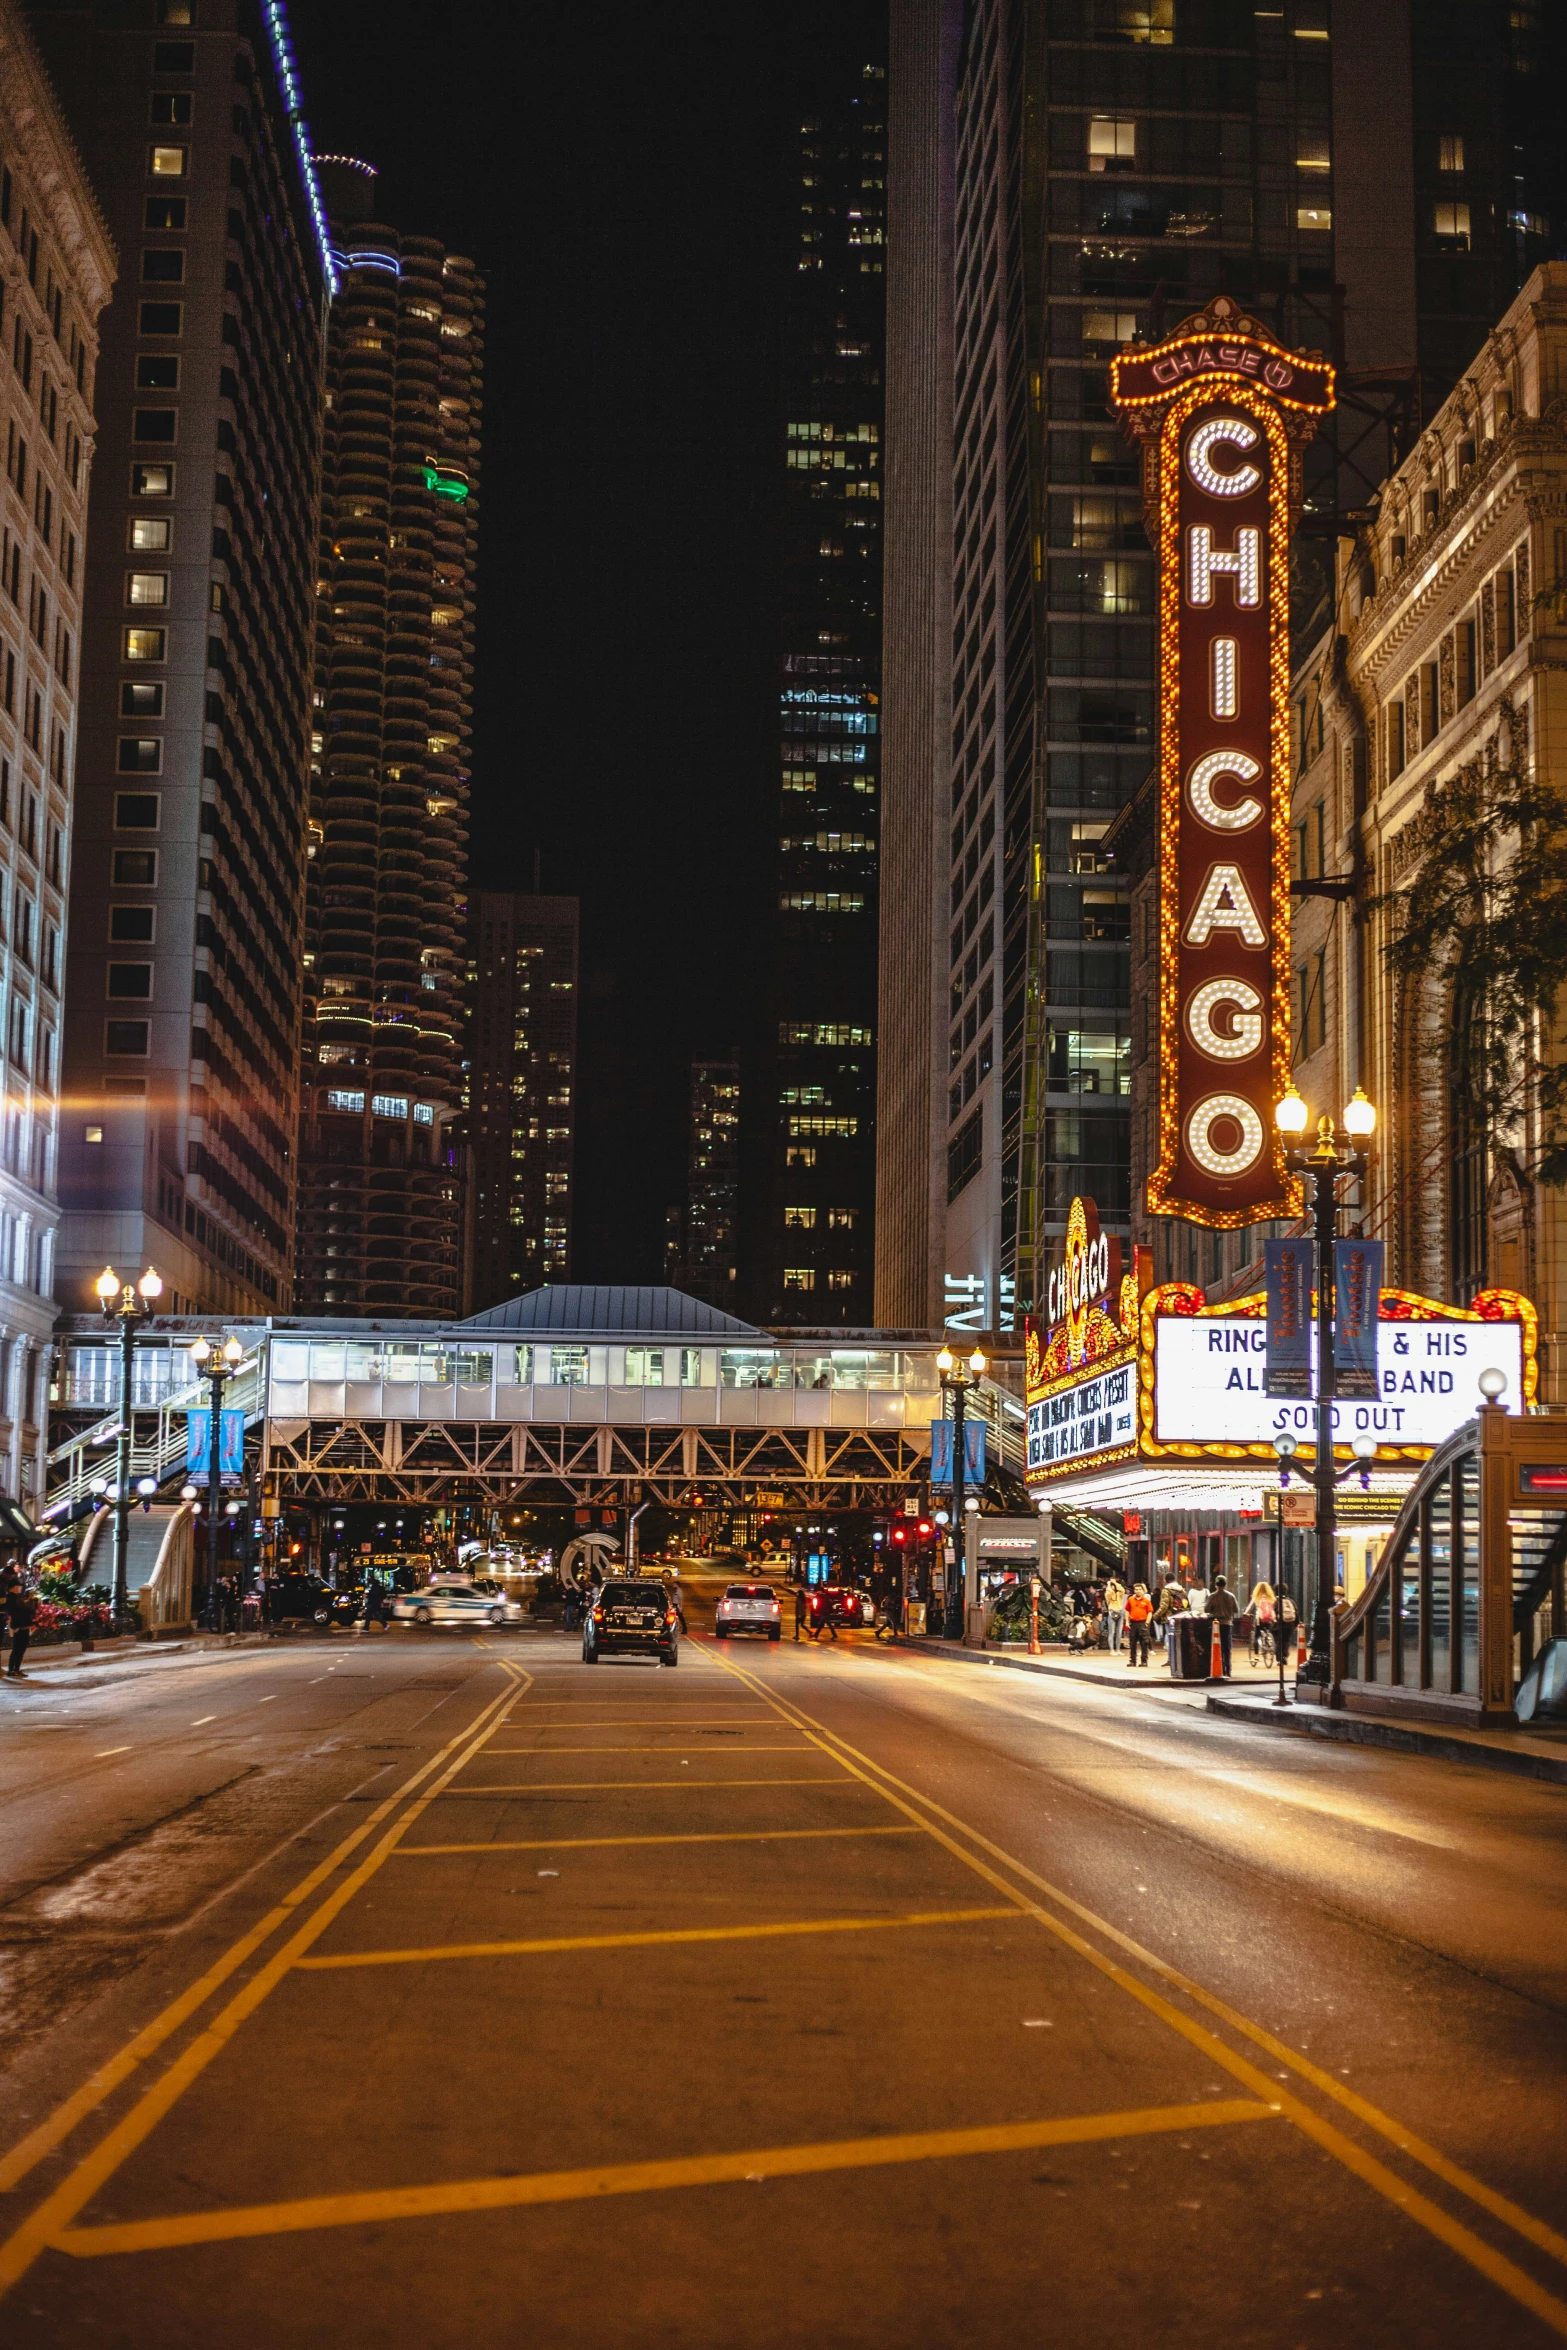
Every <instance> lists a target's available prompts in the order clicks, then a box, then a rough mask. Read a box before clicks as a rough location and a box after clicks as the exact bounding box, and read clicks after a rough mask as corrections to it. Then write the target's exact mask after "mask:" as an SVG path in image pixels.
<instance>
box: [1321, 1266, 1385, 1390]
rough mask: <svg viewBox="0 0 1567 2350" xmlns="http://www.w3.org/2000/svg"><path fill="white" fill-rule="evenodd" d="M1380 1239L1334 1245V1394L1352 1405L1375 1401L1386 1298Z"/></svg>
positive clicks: (1378, 1386) (1377, 1388)
mask: <svg viewBox="0 0 1567 2350" xmlns="http://www.w3.org/2000/svg"><path fill="white" fill-rule="evenodd" d="M1382 1258H1383V1244H1382V1242H1381V1241H1380V1240H1336V1241H1335V1242H1334V1243H1333V1324H1334V1328H1333V1392H1334V1394H1335V1395H1341V1396H1343V1397H1344V1399H1345V1400H1346V1402H1361V1403H1375V1401H1376V1399H1377V1397H1378V1395H1379V1394H1380V1393H1381V1388H1380V1385H1379V1383H1378V1380H1377V1308H1378V1306H1379V1305H1380V1303H1381V1298H1382Z"/></svg>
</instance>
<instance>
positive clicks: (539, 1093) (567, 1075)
mask: <svg viewBox="0 0 1567 2350" xmlns="http://www.w3.org/2000/svg"><path fill="white" fill-rule="evenodd" d="M577 925H578V902H577V900H576V899H575V898H567V897H550V896H538V895H532V894H519V893H516V892H509V891H501V890H480V891H477V892H476V893H475V896H474V900H473V909H472V918H471V924H470V930H469V1008H468V1088H467V1116H466V1128H467V1168H468V1227H467V1230H468V1237H467V1263H468V1273H467V1282H466V1289H467V1303H466V1306H465V1308H464V1311H465V1312H468V1313H479V1312H482V1311H483V1309H484V1308H485V1307H486V1306H497V1305H504V1304H505V1302H506V1300H507V1299H508V1298H509V1297H516V1296H519V1295H520V1294H521V1292H522V1291H523V1290H526V1289H537V1288H538V1287H539V1286H540V1285H541V1284H542V1283H545V1282H552V1281H553V1282H559V1281H569V1280H570V1278H571V1208H572V1159H573V1149H574V1143H575V1137H576V1083H577V1081H576V1070H577V993H578V956H577Z"/></svg>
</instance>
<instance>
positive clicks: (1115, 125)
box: [1088, 114, 1137, 171]
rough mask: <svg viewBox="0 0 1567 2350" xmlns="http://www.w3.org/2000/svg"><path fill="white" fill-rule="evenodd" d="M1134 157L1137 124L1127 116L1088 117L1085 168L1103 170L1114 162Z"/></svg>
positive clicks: (1127, 160)
mask: <svg viewBox="0 0 1567 2350" xmlns="http://www.w3.org/2000/svg"><path fill="white" fill-rule="evenodd" d="M1136 160H1137V125H1136V123H1135V122H1134V121H1133V120H1132V119H1131V117H1130V116H1129V115H1124V114H1091V115H1090V116H1089V118H1088V168H1089V170H1090V171H1105V170H1107V169H1108V168H1109V167H1110V166H1111V165H1112V164H1114V163H1135V162H1136Z"/></svg>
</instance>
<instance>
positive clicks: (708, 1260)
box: [666, 1052, 740, 1306]
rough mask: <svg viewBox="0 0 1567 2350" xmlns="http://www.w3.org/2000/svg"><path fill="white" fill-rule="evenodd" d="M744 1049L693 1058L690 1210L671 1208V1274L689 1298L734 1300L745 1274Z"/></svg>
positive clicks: (687, 1206) (688, 1173) (711, 1302)
mask: <svg viewBox="0 0 1567 2350" xmlns="http://www.w3.org/2000/svg"><path fill="white" fill-rule="evenodd" d="M739 1206H740V1055H739V1053H738V1052H731V1053H730V1054H728V1056H727V1057H726V1058H724V1059H722V1060H709V1059H707V1058H705V1057H703V1056H701V1055H699V1056H698V1057H697V1058H696V1059H695V1060H694V1061H693V1062H692V1063H691V1126H690V1135H689V1140H688V1143H687V1150H686V1197H685V1205H684V1207H683V1208H672V1209H671V1210H670V1212H669V1218H668V1223H667V1230H668V1234H669V1241H668V1247H667V1250H666V1257H667V1268H666V1269H667V1278H668V1280H669V1283H670V1286H671V1287H672V1288H674V1289H683V1290H684V1291H685V1293H686V1295H687V1296H688V1297H700V1298H704V1299H705V1300H706V1302H707V1303H708V1304H709V1305H711V1306H723V1305H728V1304H730V1303H731V1302H732V1301H733V1299H734V1297H735V1296H736V1294H737V1293H736V1289H735V1284H736V1282H737V1281H738V1279H739V1275H740V1265H739V1251H738V1240H739Z"/></svg>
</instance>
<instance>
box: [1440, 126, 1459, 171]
mask: <svg viewBox="0 0 1567 2350" xmlns="http://www.w3.org/2000/svg"><path fill="white" fill-rule="evenodd" d="M1436 167H1437V170H1438V171H1462V170H1463V168H1464V142H1463V139H1462V137H1461V135H1460V134H1459V133H1458V132H1457V131H1444V132H1443V133H1442V135H1441V137H1440V138H1439V139H1438V140H1437V143H1436Z"/></svg>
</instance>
